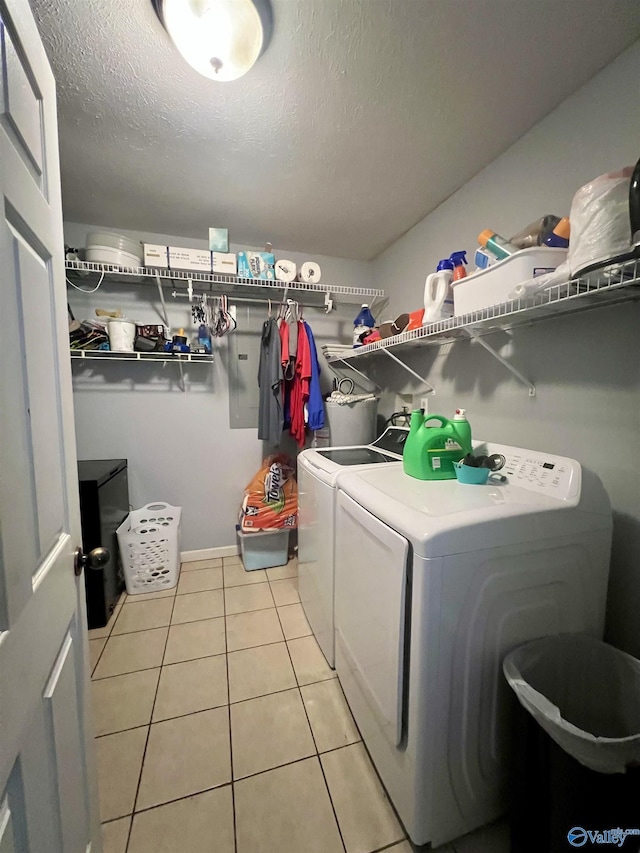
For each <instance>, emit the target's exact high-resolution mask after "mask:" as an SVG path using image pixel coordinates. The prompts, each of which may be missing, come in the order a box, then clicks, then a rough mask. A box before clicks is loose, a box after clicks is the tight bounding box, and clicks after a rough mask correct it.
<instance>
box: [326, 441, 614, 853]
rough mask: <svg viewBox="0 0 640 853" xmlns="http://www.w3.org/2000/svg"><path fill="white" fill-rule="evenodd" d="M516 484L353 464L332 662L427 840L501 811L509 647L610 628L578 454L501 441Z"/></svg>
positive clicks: (601, 506) (378, 758)
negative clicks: (430, 477) (427, 477)
mask: <svg viewBox="0 0 640 853" xmlns="http://www.w3.org/2000/svg"><path fill="white" fill-rule="evenodd" d="M476 448H477V452H478V451H479V452H484V453H488V454H491V453H502V454H504V456H505V457H506V458H507V464H506V466H505V468H504V469H503V470H502V471H501V472H500V473H501V474H504V475H505V476H506V478H507V481H506V482H505V483H494V482H492V483H489V484H487V485H486V486H467V485H462V484H460V483H458V482H457V481H456V480H440V481H430V482H427V481H422V480H416V479H414V478H412V477H408V476H407V475H406V474H405V473H404V472H403V470H402V469H401V468H400V467H399V466H380V468H379V469H375V470H371V469H368V470H365V471H360V472H357V473H353V474H351V473H345V474H342V475H341V476H340V479H339V484H338V501H337V503H338V506H337V513H336V545H335V548H336V564H335V630H336V636H335V640H336V646H335V651H336V670H337V673H338V677H339V679H340V682H341V684H342V687H343V689H344V692H345V695H346V697H347V700H348V702H349V705H350V707H351V710H352V712H353V714H354V717H355V720H356V722H357V724H358V727H359V728H360V731H361V733H362V736H363V738H364V741H365V744H366V746H367V748H368V750H369V753H370V755H371V758H372V759H373V762H374V764H375V766H376V768H377V770H378V773H379V774H380V777H381V779H382V781H383V783H384V785H385V787H386V789H387V791H388V793H389V796H390V797H391V800H392V802H393V804H394V805H395V808H396V810H397V812H398V814H399V816H400V818H401V820H402V822H403V823H404V825H405V828H406V830H407V832H408V834H409V837H410V838H411V840H412V841H413V842H414V844H416V845H421V844H426V843H431V845H432V846H434V847H437V846H439V845H440V844H444V843H445V842H447V841H450V840H452V839H454V838H458V837H459V836H461V835H463V834H465V833H467V832H470V831H471V830H473V829H476V828H477V827H479V826H482V825H483V824H486V823H488V822H490V821H491V820H494V819H495V818H497V817H499V816H500V815H501V814H503V813H504V812H505V811H506V809H507V807H508V797H507V786H508V779H507V772H506V769H507V764H508V762H507V756H508V753H509V738H510V708H511V704H512V697H510V696H509V689H508V687H507V685H506V682H505V680H504V678H503V676H502V672H501V665H502V660H503V658H504V656H505V655H506V653H507V652H508V651H510V650H511V649H513V648H515V647H516V646H519V645H520V644H522V643H525V642H527V641H528V640H531V639H534V638H536V637H542V636H545V635H551V634H556V633H560V632H585V633H587V634H590V635H592V636H594V637H601V636H602V632H603V627H604V615H605V603H606V594H607V580H608V573H609V554H610V548H611V509H610V505H609V500H608V497H607V494H606V492H605V490H604V488H603V486H602V484H601V482H600V480H599V479H598V478H597V477H596V476H595V475H594V474H592V473H590V472H588V471H585V470H582V469H581V467H580V465H579V463H578V462H576V461H575V460H573V459H567V458H564V457H560V456H552V455H551V454H545V453H540V452H537V451H533V450H524V449H521V448H515V447H506V446H502V445H496V444H488V445H480V446H478V445H476Z"/></svg>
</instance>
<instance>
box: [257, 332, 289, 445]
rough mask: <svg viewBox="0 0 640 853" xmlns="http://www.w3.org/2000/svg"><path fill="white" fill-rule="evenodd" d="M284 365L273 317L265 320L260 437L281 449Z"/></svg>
mask: <svg viewBox="0 0 640 853" xmlns="http://www.w3.org/2000/svg"><path fill="white" fill-rule="evenodd" d="M282 379H283V376H282V363H281V347H280V332H279V330H278V324H277V322H276V321H275V320H274V319H273V318H271V317H270V318H269V319H268V320H265V322H264V324H263V326H262V338H261V341H260V365H259V367H258V386H259V388H260V401H259V406H258V438H259V439H261V440H263V441H268V442H269V444H272V445H274V446H277V445H279V444H280V439H281V438H282V427H283V414H282V390H281V383H282Z"/></svg>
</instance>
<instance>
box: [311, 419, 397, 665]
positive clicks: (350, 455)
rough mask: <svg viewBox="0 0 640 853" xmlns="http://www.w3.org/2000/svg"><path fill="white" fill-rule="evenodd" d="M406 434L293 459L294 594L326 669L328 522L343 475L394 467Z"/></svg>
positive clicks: (329, 651)
mask: <svg viewBox="0 0 640 853" xmlns="http://www.w3.org/2000/svg"><path fill="white" fill-rule="evenodd" d="M408 433H409V430H408V428H407V427H398V426H391V427H388V428H387V429H386V430H385V431H384V432H383V434H382V435H381V436H380V437H379V438H377V439H376V440H375V441H374V442H373V443H372V444H367V445H358V446H355V447H325V448H322V449H310V450H303V451H302V453H300V454H299V456H298V591H299V594H300V600H301V602H302V606H303V607H304V612H305V614H306V616H307V619H308V620H309V625H310V626H311V630H312V631H313V633H314V635H315V637H316V639H317V641H318V644H319V645H320V648H321V649H322V652H323V654H324V656H325V658H326V659H327V663H328V664H329V666H331V667H333V666H334V631H333V572H334V541H335V536H334V520H335V507H336V489H337V482H338V477H339V475H340V474H341V473H343V472H344V471H353V470H362V469H368V468H378V467H380V466H381V465H383V466H385V465H387V464H389V463H392V464H394V465H395V467H398V464H399V463H400V462H401V461H402V451H403V449H404V443H405V441H406V438H407V435H408Z"/></svg>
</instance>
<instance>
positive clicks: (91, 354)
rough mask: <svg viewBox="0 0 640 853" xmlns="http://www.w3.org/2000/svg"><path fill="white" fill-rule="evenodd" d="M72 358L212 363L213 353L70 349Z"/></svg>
mask: <svg viewBox="0 0 640 853" xmlns="http://www.w3.org/2000/svg"><path fill="white" fill-rule="evenodd" d="M70 354H71V359H72V360H75V359H79V360H88V361H91V360H102V361H155V362H160V363H161V364H169V363H172V364H185V363H186V364H212V362H213V355H209V354H206V353H195V352H184V353H168V352H112V351H111V350H99V349H94V350H84V349H72V350H70Z"/></svg>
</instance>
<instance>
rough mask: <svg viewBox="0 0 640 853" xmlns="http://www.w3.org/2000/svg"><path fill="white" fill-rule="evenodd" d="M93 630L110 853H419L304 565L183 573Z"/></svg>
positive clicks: (461, 847)
mask: <svg viewBox="0 0 640 853" xmlns="http://www.w3.org/2000/svg"><path fill="white" fill-rule="evenodd" d="M89 635H90V649H91V667H92V681H93V683H92V688H93V706H94V708H93V714H94V724H95V728H96V735H97V738H96V741H97V755H98V774H99V784H100V810H101V817H102V821H103V840H104V853H345V851H346V853H374V851H378V850H383V849H384V850H385V851H386V850H388V851H389V853H410V851H411V845H410V844H409V843H408V842H407V841H406V838H405V834H404V831H403V829H402V827H401V825H400V824H399V822H398V820H397V818H396V816H395V814H394V812H393V809H392V808H391V805H390V803H389V801H388V799H387V797H386V795H385V792H384V790H383V788H382V786H381V784H380V781H379V780H378V777H377V775H376V773H375V771H374V769H373V767H372V765H371V762H370V760H369V758H368V755H367V753H366V750H365V748H364V746H363V744H362V742H361V740H360V735H359V732H358V730H357V728H356V726H355V724H354V722H353V719H352V717H351V714H350V712H349V709H348V707H347V704H346V702H345V699H344V696H343V694H342V690H341V688H340V685H339V683H338V681H337V679H336V677H335V673H334V672H333V671H332V670H331V669H330V668H329V667H328V666H327V664H326V662H325V660H324V657H323V656H322V653H321V652H320V649H319V647H318V645H317V644H316V641H315V639H314V638H313V636H312V635H311V631H310V629H309V625H308V623H307V620H306V618H305V615H304V612H303V610H302V607H301V605H300V600H299V597H298V592H297V563H296V561H295V560H293V561H291V562H289V564H288V565H287V566H283V567H281V568H277V569H267V570H266V571H256V572H250V573H248V572H245V571H244V568H243V566H242V564H241V562H240V560H239V558H237V557H232V558H228V559H227V558H224V559H218V560H203V561H199V562H191V563H185V564H183V566H182V572H181V575H180V581H179V583H178V587H177V589H174V590H167V591H164V592H160V593H155V594H153V593H152V594H149V595H144V596H127V595H123V596H122V598H121V601H120V602H119V603H118V605H117V607H116V610H115V611H114V614H113V616H112V618H111V621H110V623H109V625H107V626H106V627H105V628H101V629H97V630H94V631H90V632H89ZM492 832H493V835H492V834H491V833H492ZM503 836H504V829H503V828H500V827H499V828H497V830H496V828H493V829H491V830H490V831H489V834H487V832H485V833H483V834H482V836H480V835H477V834H476V835H474V836H467V837H466V838H465V839H461V840H460V841H459V842H456V843H455V845H448V846H446V847H444V848H441V851H442V853H445V851H447V853H453V851H454V850H455V853H484V852H485V851H486V853H497V851H498V850H501V849H503V843H504V838H503ZM474 839H475V840H474ZM504 849H508V846H507V847H504Z"/></svg>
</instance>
